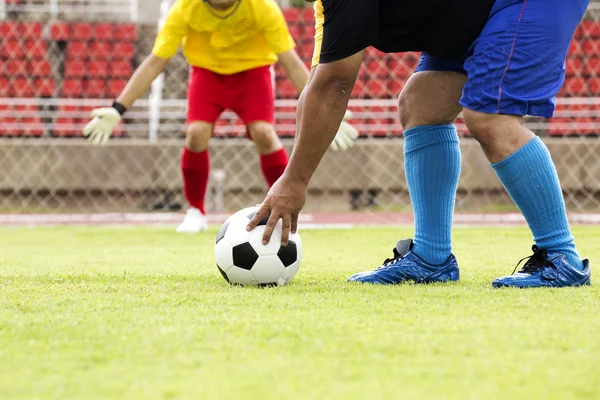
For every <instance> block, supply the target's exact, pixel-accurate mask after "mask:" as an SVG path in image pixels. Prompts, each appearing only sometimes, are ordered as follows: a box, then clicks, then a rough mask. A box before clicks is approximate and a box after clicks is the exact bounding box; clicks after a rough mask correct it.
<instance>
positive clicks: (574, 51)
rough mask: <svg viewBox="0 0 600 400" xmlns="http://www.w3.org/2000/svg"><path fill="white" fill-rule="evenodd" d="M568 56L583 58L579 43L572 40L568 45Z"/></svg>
mask: <svg viewBox="0 0 600 400" xmlns="http://www.w3.org/2000/svg"><path fill="white" fill-rule="evenodd" d="M568 54H569V56H570V57H583V56H584V54H583V49H582V46H581V42H580V41H577V40H572V41H571V43H570V44H569V53H568Z"/></svg>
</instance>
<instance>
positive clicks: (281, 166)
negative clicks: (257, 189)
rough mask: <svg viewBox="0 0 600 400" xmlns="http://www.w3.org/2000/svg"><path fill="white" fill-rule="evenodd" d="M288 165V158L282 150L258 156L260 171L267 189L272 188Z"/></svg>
mask: <svg viewBox="0 0 600 400" xmlns="http://www.w3.org/2000/svg"><path fill="white" fill-rule="evenodd" d="M287 164H288V156H287V153H286V152H285V149H284V148H281V149H279V150H277V151H275V152H273V153H270V154H261V155H260V169H261V170H262V173H263V175H264V176H265V180H266V181H267V183H268V184H269V187H271V186H273V184H274V183H275V182H277V179H279V177H280V176H281V175H283V171H285V167H287Z"/></svg>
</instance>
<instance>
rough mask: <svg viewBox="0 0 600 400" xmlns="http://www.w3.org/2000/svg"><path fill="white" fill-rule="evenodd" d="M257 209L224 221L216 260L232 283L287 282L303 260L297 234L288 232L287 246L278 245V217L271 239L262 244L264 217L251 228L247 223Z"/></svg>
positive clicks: (271, 283) (279, 224)
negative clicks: (248, 227)
mask: <svg viewBox="0 0 600 400" xmlns="http://www.w3.org/2000/svg"><path fill="white" fill-rule="evenodd" d="M258 210H259V208H258V207H249V208H245V209H243V210H241V211H238V212H236V213H235V214H233V215H232V216H231V217H229V218H228V219H227V221H225V223H224V224H223V226H222V227H221V229H220V230H219V233H218V234H217V243H216V244H215V260H216V261H217V268H219V271H220V272H221V275H223V278H225V280H226V281H227V282H229V283H231V284H235V285H243V286H250V285H278V286H284V285H286V284H287V283H289V282H290V281H291V280H292V278H293V277H294V276H295V275H296V272H298V268H299V267H300V260H301V259H302V241H301V239H300V235H299V234H298V233H297V232H296V233H295V234H291V233H290V237H289V241H288V245H287V246H286V247H283V246H281V220H279V222H278V223H277V225H276V226H275V229H274V231H273V235H272V236H271V241H270V242H269V244H268V245H266V246H264V245H263V244H262V237H263V233H264V231H265V225H266V223H267V218H265V219H263V220H262V221H261V222H260V224H259V225H258V226H257V227H256V228H255V229H254V230H253V231H252V232H248V231H246V226H247V225H248V223H249V222H250V220H251V219H252V218H254V215H255V214H256V212H257V211H258Z"/></svg>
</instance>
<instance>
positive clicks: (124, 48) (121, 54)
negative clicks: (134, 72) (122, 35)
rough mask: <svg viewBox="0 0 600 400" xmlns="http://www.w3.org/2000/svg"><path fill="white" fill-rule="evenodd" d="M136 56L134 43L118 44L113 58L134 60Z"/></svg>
mask: <svg viewBox="0 0 600 400" xmlns="http://www.w3.org/2000/svg"><path fill="white" fill-rule="evenodd" d="M134 55H135V47H134V46H133V43H127V42H117V43H115V47H114V49H113V58H116V59H123V60H132V59H133V56H134Z"/></svg>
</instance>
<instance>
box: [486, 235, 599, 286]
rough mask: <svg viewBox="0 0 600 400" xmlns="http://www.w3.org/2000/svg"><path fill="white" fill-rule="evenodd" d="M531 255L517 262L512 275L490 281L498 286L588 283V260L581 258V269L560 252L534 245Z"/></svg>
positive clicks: (580, 284)
mask: <svg viewBox="0 0 600 400" xmlns="http://www.w3.org/2000/svg"><path fill="white" fill-rule="evenodd" d="M531 249H532V250H533V255H531V256H529V257H525V258H523V259H522V260H521V261H519V262H518V263H517V266H516V267H515V269H514V271H513V273H512V275H509V276H503V277H501V278H498V279H496V280H494V282H492V286H494V287H495V288H499V287H518V288H530V287H566V286H583V285H589V284H590V283H591V280H590V262H589V260H583V267H584V268H583V271H581V270H579V269H577V268H575V267H574V266H572V265H571V264H569V262H568V261H567V260H566V258H565V256H564V255H562V254H560V253H553V252H550V253H548V252H547V251H546V249H540V248H539V247H537V246H536V245H533V247H532V248H531ZM524 260H527V262H525V265H524V266H523V268H522V269H521V270H520V271H519V272H516V270H517V268H518V267H519V264H521V262H523V261H524Z"/></svg>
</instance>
